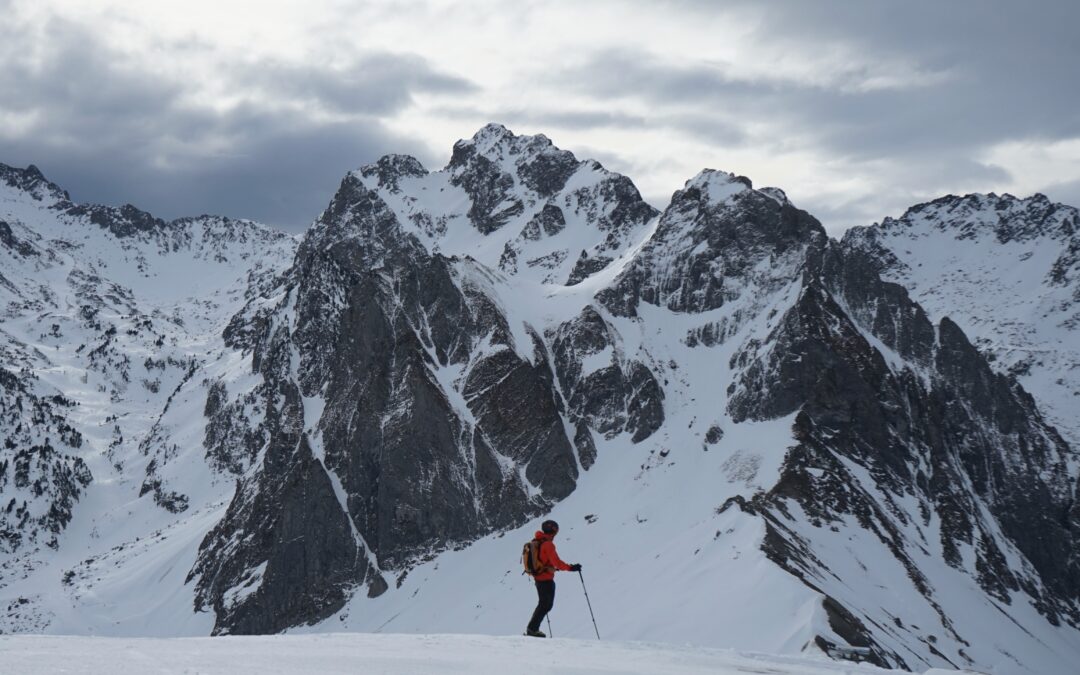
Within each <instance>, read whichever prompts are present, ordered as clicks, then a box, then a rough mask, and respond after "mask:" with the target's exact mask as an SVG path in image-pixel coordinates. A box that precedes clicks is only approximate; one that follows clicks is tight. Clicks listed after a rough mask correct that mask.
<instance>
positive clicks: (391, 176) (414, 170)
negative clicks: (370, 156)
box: [358, 154, 428, 192]
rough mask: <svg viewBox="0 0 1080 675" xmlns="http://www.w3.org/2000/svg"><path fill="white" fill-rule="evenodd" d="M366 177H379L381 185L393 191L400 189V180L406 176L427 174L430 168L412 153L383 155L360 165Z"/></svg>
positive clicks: (360, 170)
mask: <svg viewBox="0 0 1080 675" xmlns="http://www.w3.org/2000/svg"><path fill="white" fill-rule="evenodd" d="M358 171H359V173H360V175H361V176H363V177H364V178H371V177H373V176H374V177H377V178H378V181H379V185H380V186H383V187H386V188H387V189H389V190H390V191H391V192H397V191H398V181H399V180H400V179H401V178H404V177H406V176H417V177H418V176H425V175H427V173H428V170H427V169H425V168H424V165H423V164H421V163H420V160H418V159H417V158H415V157H413V156H412V155H399V154H389V155H383V156H382V157H380V158H379V160H378V161H377V162H375V163H374V164H368V165H366V166H362V167H360V169H359V170H358Z"/></svg>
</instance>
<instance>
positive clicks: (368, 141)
mask: <svg viewBox="0 0 1080 675" xmlns="http://www.w3.org/2000/svg"><path fill="white" fill-rule="evenodd" d="M0 45H2V46H0V57H2V58H3V60H4V62H5V64H6V65H5V67H4V68H3V69H2V70H0V111H4V112H7V113H9V114H15V115H23V116H25V118H26V119H29V120H31V122H30V128H29V130H27V129H23V128H7V129H5V128H4V126H0V162H4V163H7V164H13V165H20V166H25V165H27V164H31V163H33V164H36V165H37V166H39V167H40V168H41V169H42V170H43V171H44V172H45V173H46V175H47V176H49V178H50V179H52V180H53V181H55V182H57V183H58V184H60V185H61V186H62V187H64V188H65V189H67V190H68V191H69V192H71V194H72V197H73V198H75V199H76V200H87V201H96V202H102V203H114V204H115V203H124V202H132V203H135V204H136V205H138V206H140V207H141V208H144V209H147V210H149V211H151V212H153V213H155V215H159V216H161V217H165V218H172V217H177V216H181V215H193V214H198V213H217V214H221V215H229V216H235V217H246V218H254V219H257V220H262V221H264V222H268V223H271V224H275V225H278V226H281V227H284V228H286V229H293V230H298V229H302V228H304V227H306V225H307V224H308V223H310V222H311V220H312V219H313V218H314V217H315V216H317V215H318V213H319V212H320V211H321V210H322V209H323V208H324V207H325V205H326V203H327V202H328V200H329V199H330V197H331V196H332V194H333V191H334V189H335V188H336V186H337V183H338V182H339V181H340V179H341V177H342V176H343V175H344V173H345V172H346V171H348V170H350V169H352V168H355V167H357V166H359V165H362V164H365V163H368V162H371V161H374V160H375V159H377V158H378V157H379V156H380V155H382V154H384V153H387V152H391V151H393V152H411V153H412V154H415V155H417V156H418V157H419V158H420V159H421V160H425V159H428V158H429V156H430V153H429V151H428V149H427V148H425V147H423V146H421V145H419V144H418V143H416V142H415V141H412V140H410V139H408V138H404V137H401V136H399V135H398V134H395V133H393V132H391V131H390V130H388V129H387V128H386V127H385V125H383V124H382V122H381V121H380V115H382V114H389V113H393V112H396V111H398V110H401V109H403V108H404V107H405V106H407V105H408V104H409V102H410V100H411V96H412V94H413V92H417V91H457V90H459V89H461V88H462V87H468V86H470V85H468V84H467V83H465V82H464V80H459V79H457V78H454V77H452V76H450V75H444V74H440V73H438V72H436V71H434V70H433V69H430V68H427V66H426V65H425V63H424V62H423V61H422V60H420V59H417V58H414V57H411V56H408V55H403V56H400V57H398V56H394V55H389V54H376V55H370V56H369V57H367V58H366V60H362V61H361V62H360V63H359V64H358V65H357V66H356V67H355V68H354V69H353V71H352V75H351V76H350V77H348V78H345V79H344V81H343V83H342V84H341V85H340V88H339V89H335V87H337V86H338V85H337V84H335V82H334V78H333V77H332V76H330V75H326V76H325V77H324V78H323V79H321V80H320V79H318V78H316V77H314V73H310V72H309V73H302V72H299V71H292V72H289V73H287V74H286V75H282V72H283V71H282V70H281V69H279V70H278V71H277V79H276V81H275V83H276V84H275V86H277V87H278V88H279V89H278V92H277V93H278V101H280V100H282V99H285V100H287V98H286V97H285V91H283V90H288V89H289V88H290V87H298V86H299V85H296V84H295V82H296V81H298V80H299V79H300V78H302V77H305V76H306V77H307V78H308V80H309V82H310V84H309V85H307V86H308V88H307V89H306V90H299V89H297V91H296V93H297V95H303V96H309V95H310V96H314V97H317V98H318V99H319V100H321V101H325V102H328V104H329V105H332V106H336V107H337V108H339V109H342V108H344V107H346V106H347V105H348V104H349V100H350V99H349V98H348V96H355V97H356V99H355V100H356V101H357V102H362V101H370V102H371V103H368V104H367V105H366V107H365V106H364V105H358V106H357V107H359V111H358V112H356V111H353V114H351V115H349V116H347V117H345V121H335V122H326V121H320V120H319V119H317V118H315V117H314V116H311V115H309V114H307V113H305V112H303V111H302V106H288V105H284V106H274V107H255V106H254V105H252V104H249V105H239V106H235V107H233V108H230V109H228V110H227V111H224V112H223V111H219V110H215V109H212V108H209V107H205V106H199V105H196V104H192V103H190V102H188V100H187V99H186V97H185V93H186V92H185V89H184V86H183V84H182V83H179V82H176V81H173V80H170V79H169V78H167V77H164V76H163V75H162V74H161V73H156V72H152V71H150V70H147V69H145V68H143V67H142V66H141V65H140V64H137V63H131V62H130V61H129V60H127V59H126V58H125V57H124V56H123V55H122V54H119V53H117V52H115V51H113V50H110V49H109V48H108V47H107V46H105V45H103V44H101V43H100V42H99V41H98V40H96V39H95V37H94V35H93V34H91V33H90V32H89V31H87V30H85V29H83V28H82V27H80V26H77V25H73V24H71V23H67V22H64V21H52V22H51V23H49V24H48V25H47V27H46V28H45V29H44V32H43V33H40V34H33V33H31V32H27V31H25V30H24V27H21V26H17V25H11V26H7V27H0ZM31 46H33V47H34V48H31ZM191 48H193V49H194V48H198V47H197V45H196V46H192V47H191ZM370 71H376V72H379V73H382V75H379V76H372V77H367V76H366V75H364V73H365V72H370ZM392 75H396V76H397V78H398V79H396V80H393V81H391V79H392V78H391V76H392ZM365 77H366V78H367V79H365ZM290 78H293V79H292V80H290ZM350 92H351V93H350ZM300 102H301V103H303V101H300Z"/></svg>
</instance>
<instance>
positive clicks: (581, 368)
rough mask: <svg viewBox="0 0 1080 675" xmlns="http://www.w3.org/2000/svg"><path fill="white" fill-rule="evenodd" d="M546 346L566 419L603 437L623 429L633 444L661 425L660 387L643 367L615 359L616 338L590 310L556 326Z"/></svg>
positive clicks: (618, 352)
mask: <svg viewBox="0 0 1080 675" xmlns="http://www.w3.org/2000/svg"><path fill="white" fill-rule="evenodd" d="M552 348H553V351H554V354H555V362H556V364H557V365H558V369H557V370H558V373H559V382H560V385H561V387H562V392H563V395H564V396H565V397H566V401H567V405H568V407H569V410H570V412H571V420H572V421H574V422H576V421H577V420H585V421H586V422H587V423H588V426H589V427H590V428H592V429H595V430H596V431H597V432H599V433H601V434H604V435H605V436H607V437H609V438H610V437H613V436H615V435H617V434H620V433H622V432H623V431H628V432H630V433H631V434H632V439H633V440H634V442H638V441H641V440H644V439H645V438H648V437H649V436H650V435H652V433H653V432H655V431H656V430H657V429H659V428H660V426H661V425H662V424H663V423H664V407H663V400H664V392H663V389H662V388H661V387H660V385H659V383H658V382H657V381H656V378H655V376H654V375H653V374H652V372H651V371H650V370H649V368H648V367H647V366H645V365H644V364H643V363H641V362H640V361H628V360H626V359H625V357H621V352H622V348H621V340H620V339H619V336H618V335H617V334H616V332H615V329H614V328H613V327H612V326H611V325H610V324H609V323H608V322H606V321H605V320H604V318H603V317H602V316H601V315H600V313H599V312H598V311H597V310H596V308H595V307H593V306H592V305H590V306H588V307H586V308H585V309H584V310H582V312H581V314H580V315H579V316H578V317H577V318H576V319H574V320H573V321H569V322H567V323H565V324H563V325H562V326H560V327H559V329H558V330H557V331H556V332H555V335H554V339H553V342H552Z"/></svg>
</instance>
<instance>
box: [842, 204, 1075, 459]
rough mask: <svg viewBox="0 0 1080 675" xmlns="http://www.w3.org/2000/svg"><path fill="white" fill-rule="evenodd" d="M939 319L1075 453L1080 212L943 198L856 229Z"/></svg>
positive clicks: (860, 242) (852, 238)
mask: <svg viewBox="0 0 1080 675" xmlns="http://www.w3.org/2000/svg"><path fill="white" fill-rule="evenodd" d="M844 244H845V245H846V246H849V247H852V248H859V249H861V250H864V251H867V252H868V253H870V254H871V255H873V256H874V257H875V258H876V259H877V261H878V265H879V267H880V270H881V274H882V275H883V276H884V277H885V278H887V279H889V280H892V281H896V282H897V283H900V284H902V285H904V286H905V287H907V288H908V290H909V291H910V292H911V294H912V296H913V297H914V298H915V299H917V300H918V301H919V303H920V304H921V305H922V306H923V307H925V308H926V311H927V312H929V314H930V315H931V317H934V318H935V319H937V318H941V317H944V316H948V317H949V318H950V319H952V320H953V321H955V322H956V323H957V324H959V325H960V327H961V328H963V330H964V332H965V333H967V335H969V336H970V337H971V338H972V340H973V341H974V343H975V345H976V346H977V347H978V348H979V349H980V350H981V351H983V352H985V353H986V354H988V355H989V356H990V357H991V358H993V359H994V368H995V369H997V370H999V371H1000V372H1005V373H1009V374H1012V375H1015V376H1016V377H1017V378H1018V379H1019V380H1020V382H1022V383H1023V384H1024V387H1025V388H1026V389H1027V390H1028V391H1030V392H1031V393H1032V394H1033V395H1034V396H1035V398H1036V399H1037V400H1038V401H1039V404H1040V408H1041V410H1042V412H1043V414H1045V415H1046V416H1047V419H1048V420H1049V421H1050V422H1051V423H1052V424H1053V425H1054V426H1056V427H1057V428H1058V429H1059V430H1060V431H1061V432H1062V434H1064V435H1065V437H1066V438H1067V439H1068V440H1069V442H1070V444H1072V445H1073V446H1074V447H1080V418H1078V417H1077V415H1076V410H1077V406H1078V405H1080V212H1078V211H1077V209H1075V208H1073V207H1071V206H1066V205H1063V204H1055V203H1052V202H1050V201H1049V200H1048V199H1047V198H1046V197H1045V196H1043V195H1035V196H1033V197H1030V198H1027V199H1017V198H1016V197H1013V196H1011V195H1002V196H998V195H994V194H989V195H978V194H972V195H967V196H965V197H953V196H950V197H944V198H941V199H938V200H935V201H933V202H929V203H926V204H919V205H917V206H913V207H912V208H910V209H908V210H907V212H905V213H904V215H903V216H901V217H900V218H898V219H892V218H887V219H885V220H884V221H882V222H881V223H880V224H876V225H873V226H870V227H865V228H854V229H852V230H851V231H849V232H848V233H847V234H846V235H845V237H844Z"/></svg>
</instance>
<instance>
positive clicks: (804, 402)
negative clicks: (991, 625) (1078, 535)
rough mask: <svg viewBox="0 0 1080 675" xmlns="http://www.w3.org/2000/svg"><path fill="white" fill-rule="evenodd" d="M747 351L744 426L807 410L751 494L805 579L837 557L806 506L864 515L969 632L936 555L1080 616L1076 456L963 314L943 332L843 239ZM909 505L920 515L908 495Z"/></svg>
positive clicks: (815, 259)
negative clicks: (945, 597)
mask: <svg viewBox="0 0 1080 675" xmlns="http://www.w3.org/2000/svg"><path fill="white" fill-rule="evenodd" d="M875 345H877V346H875ZM737 359H738V360H739V362H740V363H743V364H745V367H744V368H743V370H742V374H741V376H740V378H739V379H738V380H737V383H736V385H734V386H733V393H732V396H731V398H730V400H729V408H730V410H731V413H732V417H733V418H734V419H735V420H736V421H739V420H741V419H746V418H753V419H765V418H774V417H780V416H784V415H786V414H789V413H791V412H794V411H799V413H798V416H797V418H796V425H795V432H796V438H797V439H798V441H799V443H798V445H796V446H794V447H793V448H791V450H790V451H789V454H788V456H787V459H786V460H785V463H784V468H783V471H782V475H781V478H780V480H779V482H778V483H777V485H776V486H775V487H774V488H773V489H772V490H770V491H769V492H768V493H767V494H763V495H761V496H759V497H758V498H757V499H756V500H755V505H754V508H755V509H757V510H758V512H761V513H764V514H767V515H766V518H767V519H768V522H769V526H770V528H771V529H770V531H771V532H772V536H773V540H772V541H771V542H770V544H769V553H770V555H771V557H773V559H774V560H776V561H777V562H779V563H780V564H782V565H784V566H785V567H786V568H788V569H789V570H791V571H792V572H793V573H795V574H797V575H798V576H800V577H803V578H804V579H807V581H808V583H810V581H811V579H812V578H814V577H819V576H820V571H821V570H823V569H826V568H827V566H828V565H829V564H830V561H825V562H822V561H821V560H820V559H819V558H818V557H817V556H816V555H815V551H816V549H817V546H816V545H815V543H814V538H813V535H808V534H807V530H806V528H805V527H801V528H800V525H801V523H800V524H796V522H795V521H796V520H797V519H795V518H794V517H793V516H792V511H791V507H790V506H789V504H790V503H791V502H795V503H797V504H798V505H799V507H800V510H801V511H800V512H801V513H805V514H806V515H807V516H808V517H809V518H810V519H811V522H812V523H814V524H815V526H816V527H819V528H824V527H826V526H827V525H829V524H830V523H835V524H841V523H851V522H857V523H858V524H859V526H861V527H862V528H864V529H866V530H868V531H870V532H873V533H875V535H876V536H877V537H878V538H879V539H880V541H881V542H882V544H883V545H884V546H885V547H887V549H888V550H889V551H890V552H891V554H892V555H893V556H895V557H896V559H897V560H898V561H899V562H900V563H901V564H902V565H903V567H904V568H906V569H907V570H908V575H909V577H910V579H911V582H912V584H913V586H914V587H915V588H916V589H917V590H918V591H919V592H920V593H922V594H923V595H924V596H925V598H926V599H927V602H929V603H930V604H931V605H933V606H934V607H935V608H936V609H937V610H938V613H939V615H940V619H941V624H942V626H944V628H945V629H946V630H947V631H948V632H950V633H951V634H952V635H953V637H954V638H955V639H956V640H957V641H958V642H961V643H962V642H964V636H970V633H969V632H968V629H967V627H966V626H960V625H954V624H953V622H952V620H951V619H950V617H949V616H947V614H946V613H945V611H943V610H942V609H941V608H940V607H939V606H938V605H937V596H938V594H939V593H940V591H941V589H939V588H935V587H934V586H933V584H932V583H931V582H930V580H929V579H928V578H927V577H926V576H925V573H924V572H923V571H922V564H921V558H922V557H923V555H925V551H927V550H939V551H940V552H941V555H942V557H943V558H944V560H945V561H946V562H947V563H948V564H949V565H951V566H952V567H954V568H957V569H974V570H975V577H976V579H977V581H978V583H979V585H980V586H981V587H982V588H983V590H984V591H985V592H986V593H987V594H988V595H990V596H992V597H994V598H996V599H998V600H999V601H1001V602H1003V603H1006V604H1010V603H1011V602H1012V601H1013V600H1014V599H1015V597H1016V595H1018V594H1027V595H1028V596H1030V597H1031V598H1032V599H1033V601H1034V602H1035V604H1036V606H1037V607H1038V608H1039V610H1040V611H1041V612H1043V613H1044V614H1045V615H1046V617H1047V618H1048V619H1049V620H1050V621H1051V622H1052V623H1055V624H1056V623H1058V622H1059V621H1061V620H1067V621H1069V622H1070V623H1072V624H1073V625H1076V624H1077V620H1078V619H1080V614H1077V608H1078V602H1080V594H1078V591H1080V585H1078V584H1080V567H1078V566H1077V564H1076V562H1075V561H1072V560H1070V556H1069V555H1068V554H1067V553H1066V551H1067V550H1070V548H1072V547H1075V546H1076V544H1077V542H1076V541H1075V532H1076V531H1077V530H1076V529H1075V527H1076V523H1075V521H1073V520H1072V518H1073V517H1074V516H1072V515H1065V516H1063V515H1062V514H1067V513H1068V512H1069V508H1070V505H1071V504H1072V503H1074V499H1075V488H1076V486H1075V479H1074V478H1073V477H1072V476H1071V474H1070V465H1072V464H1074V463H1075V460H1076V456H1075V452H1073V451H1071V450H1070V449H1069V448H1068V446H1067V445H1066V444H1065V442H1064V441H1063V440H1062V439H1061V437H1060V436H1059V435H1058V434H1057V432H1056V431H1055V430H1054V429H1053V428H1052V427H1049V426H1047V425H1046V424H1045V423H1044V422H1043V420H1042V418H1041V416H1040V415H1039V413H1038V411H1037V410H1036V409H1035V406H1034V404H1033V401H1032V400H1031V397H1030V396H1029V395H1028V394H1027V393H1026V392H1024V391H1023V390H1022V389H1021V388H1020V387H1019V385H1018V384H1017V383H1016V382H1015V381H1014V380H1011V379H1010V378H1008V377H1005V376H1002V375H999V374H995V373H994V372H993V371H992V370H991V369H990V367H989V365H988V363H987V361H986V360H985V358H983V357H982V356H981V355H980V354H979V353H978V352H977V351H976V350H975V348H974V347H973V346H972V345H971V344H970V343H969V342H968V340H967V338H966V337H965V336H964V334H963V332H962V331H961V330H960V329H959V328H958V327H957V326H956V324H954V323H953V322H951V321H950V320H948V319H947V318H946V319H943V320H942V321H941V323H940V324H939V326H937V327H936V329H935V327H934V326H932V325H931V324H930V322H929V320H928V319H927V317H926V315H925V313H924V312H923V311H922V309H921V308H920V307H919V306H918V305H916V304H914V303H913V302H912V301H911V300H910V299H909V298H908V297H907V294H906V292H905V291H904V290H903V289H902V288H901V287H899V286H897V285H895V284H891V283H888V282H882V281H881V280H880V279H879V278H878V277H877V275H876V273H875V272H874V264H873V261H872V260H871V259H869V258H867V257H866V256H864V255H862V254H861V253H858V252H851V251H850V250H848V251H845V250H843V249H842V247H840V246H839V245H836V244H832V243H830V244H828V245H826V246H824V247H818V248H816V249H814V250H812V251H811V256H810V257H809V260H808V266H807V269H806V272H805V274H804V282H803V288H802V291H801V293H800V295H799V298H798V300H797V302H796V303H795V305H794V306H793V307H792V308H791V309H789V310H788V312H787V314H786V315H785V316H784V318H783V320H782V321H781V322H780V323H779V325H778V326H777V327H776V328H775V329H774V330H773V331H772V333H771V334H770V335H769V336H768V339H767V340H765V341H764V342H763V343H758V344H753V345H747V349H746V350H745V351H743V352H741V353H740V354H739V355H738V356H737ZM863 472H865V475H867V476H870V477H872V480H873V483H872V484H867V483H866V481H865V479H863V478H861V476H862V475H863ZM912 500H914V501H915V503H917V504H918V507H919V510H918V513H917V514H912V513H911V511H910V509H905V508H903V507H902V506H901V503H903V502H910V501H912ZM935 523H936V524H937V525H936V529H937V530H938V532H937V536H936V537H935V536H934V535H932V534H931V532H933V531H934V529H935ZM1035 533H1039V534H1035ZM1043 533H1047V534H1046V535H1044V534H1043ZM1017 552H1019V554H1021V555H1022V556H1023V558H1024V559H1025V560H1026V561H1028V562H1027V563H1026V564H1025V565H1024V566H1023V567H1020V568H1017V567H1016V566H1015V565H1013V566H1010V564H1009V563H1008V562H1007V561H1008V560H1010V559H1015V558H1016V554H1017ZM814 583H818V582H814ZM844 602H845V603H847V602H852V600H850V599H849V600H846V601H844ZM853 604H855V605H856V606H857V605H858V601H857V600H855V601H854V603H853ZM849 609H854V608H853V607H851V606H849ZM856 611H858V610H856ZM864 638H865V640H866V641H867V643H868V644H870V645H871V646H872V647H873V649H874V651H875V653H876V655H877V658H878V659H879V660H880V661H881V662H884V663H889V664H893V665H900V666H906V667H909V666H912V665H913V664H911V663H909V662H908V660H907V659H908V658H909V657H905V656H902V655H901V654H899V653H897V652H895V651H891V650H890V649H889V648H886V647H884V646H883V645H882V643H881V638H880V636H879V637H876V638H875V637H874V636H873V635H872V634H870V633H867V634H866V635H865V636H864ZM957 665H960V666H962V665H965V664H964V663H962V662H961V663H957Z"/></svg>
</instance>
